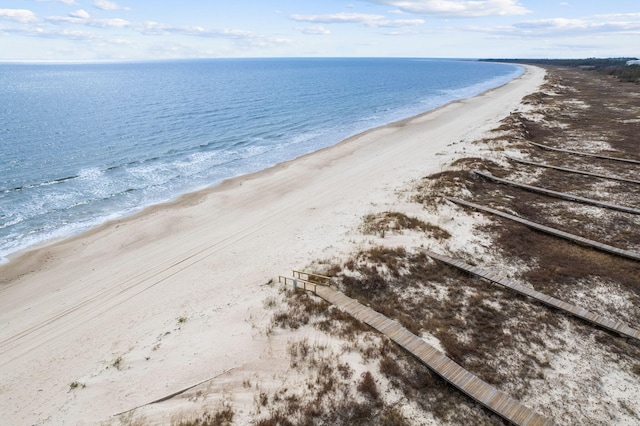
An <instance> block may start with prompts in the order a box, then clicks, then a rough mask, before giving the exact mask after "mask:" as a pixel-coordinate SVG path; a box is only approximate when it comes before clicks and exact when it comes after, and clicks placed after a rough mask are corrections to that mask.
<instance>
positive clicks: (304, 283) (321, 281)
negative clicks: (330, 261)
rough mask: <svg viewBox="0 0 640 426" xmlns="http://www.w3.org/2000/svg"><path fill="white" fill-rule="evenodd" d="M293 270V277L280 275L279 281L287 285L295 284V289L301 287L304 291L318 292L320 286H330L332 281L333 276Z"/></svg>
mask: <svg viewBox="0 0 640 426" xmlns="http://www.w3.org/2000/svg"><path fill="white" fill-rule="evenodd" d="M292 272H293V276H292V277H285V276H283V275H280V276H279V277H278V282H280V283H282V284H285V285H286V284H290V285H291V286H293V288H294V290H297V289H298V288H301V289H303V290H304V291H312V292H314V293H316V292H317V290H318V286H328V285H329V284H330V283H331V277H326V276H324V275H318V274H312V273H310V272H303V271H292Z"/></svg>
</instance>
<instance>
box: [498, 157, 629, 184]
mask: <svg viewBox="0 0 640 426" xmlns="http://www.w3.org/2000/svg"><path fill="white" fill-rule="evenodd" d="M509 159H510V160H511V161H515V162H517V163H520V164H526V165H528V166H535V167H544V168H547V169H553V170H559V171H561V172H566V173H575V174H579V175H585V176H592V177H597V178H601V179H608V180H615V181H618V182H626V183H637V184H640V180H633V179H626V178H621V177H618V176H609V175H603V174H600V173H593V172H585V171H583V170H576V169H570V168H567V167H559V166H553V165H551V164H544V163H534V162H532V161H526V160H520V159H518V158H513V157H509Z"/></svg>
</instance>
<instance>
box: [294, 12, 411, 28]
mask: <svg viewBox="0 0 640 426" xmlns="http://www.w3.org/2000/svg"><path fill="white" fill-rule="evenodd" d="M289 17H290V18H291V19H293V20H294V21H298V22H313V23H321V24H362V25H366V26H368V27H387V28H398V27H408V26H416V25H422V24H424V20H422V19H386V18H385V16H383V15H369V14H364V13H334V14H329V15H297V14H294V15H289Z"/></svg>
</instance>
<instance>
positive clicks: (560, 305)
mask: <svg viewBox="0 0 640 426" xmlns="http://www.w3.org/2000/svg"><path fill="white" fill-rule="evenodd" d="M420 250H421V251H422V252H423V253H425V254H426V255H427V256H429V257H431V258H433V259H435V260H438V261H440V262H443V263H446V264H448V265H451V266H455V267H457V268H459V269H462V270H464V271H466V272H469V273H472V274H474V275H476V276H478V277H480V278H484V279H486V280H489V281H491V282H494V283H496V284H499V285H501V286H503V287H506V288H509V289H511V290H513V291H515V292H516V293H520V294H523V295H525V296H528V297H531V298H533V299H535V300H538V301H540V302H541V303H543V304H545V305H548V306H552V307H554V308H556V309H560V310H562V311H564V312H567V313H569V314H571V315H573V316H575V317H577V318H580V319H582V320H584V321H587V322H589V323H591V324H596V325H598V326H600V327H602V328H605V329H607V330H610V331H613V332H615V333H618V334H620V335H622V336H624V337H631V338H633V339H636V340H640V330H636V329H634V328H631V327H629V326H628V325H626V324H624V323H622V322H620V321H614V320H612V319H610V318H606V317H604V316H602V315H599V314H596V313H593V312H590V311H588V310H586V309H584V308H581V307H579V306H575V305H573V304H571V303H567V302H565V301H563V300H560V299H556V298H555V297H552V296H549V295H547V294H544V293H540V292H539V291H536V290H532V289H530V288H527V287H525V286H523V285H520V284H517V283H514V282H511V281H509V280H507V279H500V280H495V279H492V278H491V277H492V275H491V273H490V272H488V271H486V270H479V269H478V268H472V267H471V265H466V264H465V265H462V266H459V264H460V262H459V261H456V260H455V259H452V258H450V257H448V256H444V255H442V254H438V253H434V252H432V251H430V250H427V249H420ZM472 269H475V270H476V272H471V270H472Z"/></svg>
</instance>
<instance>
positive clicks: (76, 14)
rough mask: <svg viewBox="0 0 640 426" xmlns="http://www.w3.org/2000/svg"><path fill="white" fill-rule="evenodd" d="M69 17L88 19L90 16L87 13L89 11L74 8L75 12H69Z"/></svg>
mask: <svg viewBox="0 0 640 426" xmlns="http://www.w3.org/2000/svg"><path fill="white" fill-rule="evenodd" d="M69 16H70V17H72V18H79V19H89V18H91V15H89V12H87V11H86V10H84V9H80V10H76V11H75V12H71V13H70V14H69Z"/></svg>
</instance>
